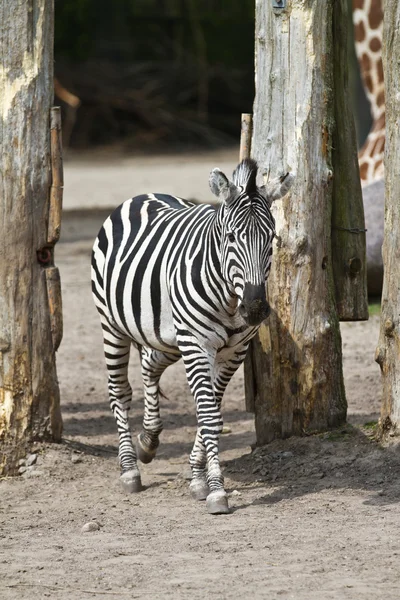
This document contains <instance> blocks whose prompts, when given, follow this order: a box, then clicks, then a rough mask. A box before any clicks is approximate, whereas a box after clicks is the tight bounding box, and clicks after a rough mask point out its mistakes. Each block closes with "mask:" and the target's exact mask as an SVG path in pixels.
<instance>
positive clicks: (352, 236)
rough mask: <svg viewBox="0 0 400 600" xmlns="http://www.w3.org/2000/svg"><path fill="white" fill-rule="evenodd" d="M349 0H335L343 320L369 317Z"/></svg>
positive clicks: (337, 276)
mask: <svg viewBox="0 0 400 600" xmlns="http://www.w3.org/2000/svg"><path fill="white" fill-rule="evenodd" d="M347 13H348V10H347V0H335V2H334V3H333V40H332V43H333V61H334V63H333V65H332V68H333V90H334V120H335V121H334V127H333V132H332V146H333V147H332V165H333V174H334V176H333V200H332V265H333V280H334V282H335V299H336V308H337V312H338V317H339V321H365V320H368V316H369V315H368V294H367V256H366V253H367V249H366V235H365V234H366V229H365V220H364V205H363V196H362V191H361V181H360V173H359V168H358V156H357V141H356V130H355V125H354V118H353V113H352V109H351V101H350V90H349V83H348V57H349V51H348V39H349V37H348V33H347V23H348V16H347Z"/></svg>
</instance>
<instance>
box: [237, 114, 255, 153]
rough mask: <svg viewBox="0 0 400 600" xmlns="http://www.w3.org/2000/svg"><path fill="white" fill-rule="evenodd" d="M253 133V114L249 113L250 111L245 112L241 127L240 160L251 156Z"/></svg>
mask: <svg viewBox="0 0 400 600" xmlns="http://www.w3.org/2000/svg"><path fill="white" fill-rule="evenodd" d="M252 134H253V115H251V114H248V113H243V114H242V122H241V128H240V150H239V162H241V161H242V160H244V159H245V158H250V155H251V136H252Z"/></svg>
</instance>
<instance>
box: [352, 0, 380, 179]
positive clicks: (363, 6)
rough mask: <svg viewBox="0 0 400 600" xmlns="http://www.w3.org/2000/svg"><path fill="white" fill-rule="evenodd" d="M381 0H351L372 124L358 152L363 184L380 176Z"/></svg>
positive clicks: (358, 52)
mask: <svg viewBox="0 0 400 600" xmlns="http://www.w3.org/2000/svg"><path fill="white" fill-rule="evenodd" d="M382 3H383V0H353V23H354V41H355V47H356V54H357V58H358V61H359V64H360V71H361V77H362V81H363V85H364V89H365V92H366V95H367V98H368V100H369V102H370V106H371V114H372V118H373V124H372V127H371V130H370V132H369V134H368V137H367V139H366V141H365V143H364V145H363V147H362V148H361V149H360V151H359V153H358V161H359V165H360V178H361V183H362V185H363V186H365V185H368V184H370V183H372V182H374V181H376V180H378V179H382V178H383V176H384V166H383V154H384V147H385V92H384V83H383V64H382V30H383V10H382Z"/></svg>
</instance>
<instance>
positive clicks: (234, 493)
mask: <svg viewBox="0 0 400 600" xmlns="http://www.w3.org/2000/svg"><path fill="white" fill-rule="evenodd" d="M241 495H242V494H241V493H240V492H238V490H232V492H231V496H241Z"/></svg>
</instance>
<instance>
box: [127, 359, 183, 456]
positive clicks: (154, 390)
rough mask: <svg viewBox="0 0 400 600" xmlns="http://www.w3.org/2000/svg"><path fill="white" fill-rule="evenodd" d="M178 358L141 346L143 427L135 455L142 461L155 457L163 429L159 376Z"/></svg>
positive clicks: (137, 441)
mask: <svg viewBox="0 0 400 600" xmlns="http://www.w3.org/2000/svg"><path fill="white" fill-rule="evenodd" d="M179 358H180V356H179V355H178V354H170V353H166V352H161V351H159V350H151V349H150V348H142V354H141V364H142V377H143V384H144V417H143V429H142V431H141V432H140V433H139V435H138V437H137V440H136V452H137V456H138V458H139V460H140V461H141V462H142V463H149V462H151V461H152V460H153V458H154V457H155V455H156V451H157V448H158V445H159V435H160V433H161V432H162V429H163V424H162V421H161V418H160V406H159V390H160V388H159V383H160V377H161V375H162V374H163V372H164V371H165V369H166V368H167V367H169V365H172V364H173V363H174V362H176V361H177V360H179Z"/></svg>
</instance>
